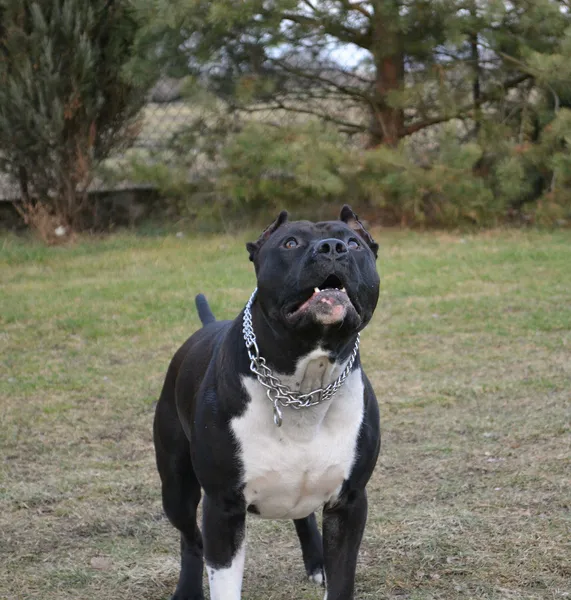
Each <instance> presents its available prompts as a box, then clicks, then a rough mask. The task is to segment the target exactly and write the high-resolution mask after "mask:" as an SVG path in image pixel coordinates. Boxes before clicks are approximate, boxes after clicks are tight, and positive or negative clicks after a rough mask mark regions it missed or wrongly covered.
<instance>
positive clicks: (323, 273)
mask: <svg viewBox="0 0 571 600" xmlns="http://www.w3.org/2000/svg"><path fill="white" fill-rule="evenodd" d="M246 247H247V249H248V252H249V253H250V260H252V261H253V262H254V265H255V268H256V275H257V279H258V301H259V302H260V305H261V307H262V310H263V311H264V313H265V314H266V316H267V317H268V319H269V320H270V322H274V323H276V324H278V323H279V324H281V325H283V326H285V327H286V328H287V329H289V330H291V331H292V332H294V331H299V332H300V333H301V332H304V333H306V332H308V331H309V330H314V331H316V332H318V333H319V334H323V333H326V332H327V331H328V330H332V329H335V330H336V331H338V332H339V333H341V331H339V330H343V332H344V333H346V334H351V333H355V332H357V331H360V330H361V329H363V327H365V325H366V324H367V323H368V322H369V321H370V320H371V317H372V315H373V311H374V310H375V307H376V305H377V300H378V296H379V275H378V274H377V271H376V265H375V260H376V257H377V252H378V245H377V244H376V243H375V241H374V240H373V238H372V237H371V236H370V235H369V233H368V232H367V231H366V229H365V228H364V227H363V225H362V223H361V222H360V221H359V219H358V217H357V215H355V213H354V212H353V211H352V210H351V208H350V207H349V206H347V205H345V206H344V207H343V209H342V210H341V215H340V217H339V220H338V221H324V222H320V223H311V222H309V221H288V215H287V212H285V211H282V212H281V213H280V215H279V216H278V218H277V219H276V220H275V221H274V222H273V223H272V224H271V225H270V226H269V227H268V228H267V229H266V230H265V231H264V232H263V233H262V235H261V236H260V237H259V239H258V240H257V241H256V242H250V243H248V244H247V245H246Z"/></svg>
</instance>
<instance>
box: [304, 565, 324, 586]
mask: <svg viewBox="0 0 571 600" xmlns="http://www.w3.org/2000/svg"><path fill="white" fill-rule="evenodd" d="M308 578H309V581H311V582H312V583H315V584H316V585H320V586H322V587H323V586H325V573H324V572H323V567H318V568H317V569H315V570H314V571H312V572H311V573H310V574H309V576H308Z"/></svg>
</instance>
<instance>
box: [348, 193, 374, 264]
mask: <svg viewBox="0 0 571 600" xmlns="http://www.w3.org/2000/svg"><path fill="white" fill-rule="evenodd" d="M339 220H340V221H343V223H347V225H349V227H350V228H351V229H352V230H353V231H354V232H355V233H358V234H359V235H360V236H361V237H362V238H363V240H365V242H367V245H368V246H369V248H370V249H371V250H372V251H373V254H374V255H375V258H376V257H377V255H378V252H379V244H377V242H375V240H374V239H373V238H372V237H371V235H370V233H369V232H368V231H367V230H366V229H365V227H364V226H363V223H361V221H359V217H358V216H357V215H356V214H355V213H354V212H353V210H352V209H351V207H350V206H349V205H348V204H344V205H343V208H342V209H341V215H340V216H339Z"/></svg>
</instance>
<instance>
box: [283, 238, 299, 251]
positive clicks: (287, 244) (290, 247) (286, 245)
mask: <svg viewBox="0 0 571 600" xmlns="http://www.w3.org/2000/svg"><path fill="white" fill-rule="evenodd" d="M298 246H299V244H298V242H297V240H296V239H295V238H288V239H287V240H286V241H285V242H284V248H287V249H288V250H293V248H297V247H298Z"/></svg>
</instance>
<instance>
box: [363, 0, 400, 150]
mask: <svg viewBox="0 0 571 600" xmlns="http://www.w3.org/2000/svg"><path fill="white" fill-rule="evenodd" d="M398 19H399V15H398V7H396V3H394V4H393V3H392V2H384V3H378V5H377V6H376V10H375V15H374V16H373V23H372V27H373V43H372V44H371V52H372V54H373V56H374V60H375V70H376V72H375V89H374V97H375V102H374V105H373V106H372V107H371V113H372V115H371V116H372V119H371V127H370V136H371V138H370V146H371V147H376V146H379V145H380V144H385V145H387V146H396V145H397V144H398V142H399V140H400V139H401V137H402V136H403V135H404V110H403V109H402V108H395V107H393V106H390V105H389V101H388V96H389V94H390V93H391V92H397V91H400V90H402V89H403V87H404V54H403V52H402V44H401V40H400V34H399V32H398V31H397V30H396V27H395V24H396V23H398ZM388 26H389V27H388Z"/></svg>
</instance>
